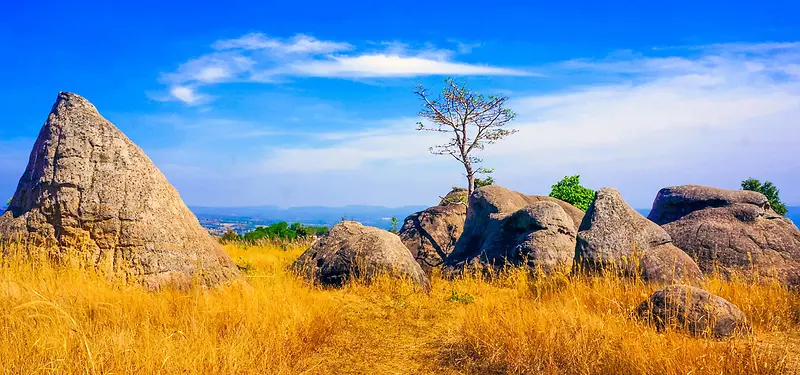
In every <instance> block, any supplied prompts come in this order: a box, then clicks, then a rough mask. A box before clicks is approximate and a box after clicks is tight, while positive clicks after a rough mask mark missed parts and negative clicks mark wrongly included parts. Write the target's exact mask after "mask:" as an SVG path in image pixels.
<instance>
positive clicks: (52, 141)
mask: <svg viewBox="0 0 800 375" xmlns="http://www.w3.org/2000/svg"><path fill="white" fill-rule="evenodd" d="M0 237H3V238H6V239H9V238H11V239H12V240H13V239H27V240H35V241H36V242H37V243H38V244H39V245H40V246H42V247H44V248H49V251H50V252H51V254H49V255H50V256H55V257H57V258H62V259H70V260H75V259H77V260H79V261H81V262H85V263H88V264H90V265H94V266H96V267H98V268H99V269H101V270H102V271H106V272H109V273H110V274H116V275H120V274H121V275H124V276H127V277H129V278H132V279H135V280H137V281H140V282H142V283H143V284H144V285H145V286H146V287H148V288H151V289H156V288H159V287H161V286H164V285H165V284H174V285H176V286H178V287H185V286H187V285H189V284H190V283H191V282H192V277H193V276H194V275H195V274H197V275H198V276H199V281H200V282H201V283H202V284H203V285H206V286H211V285H215V284H217V283H219V282H222V281H225V280H229V279H231V278H235V277H237V276H238V275H239V272H238V270H237V268H236V266H235V265H234V264H233V262H231V260H230V258H229V257H228V256H227V254H225V252H224V251H223V250H222V248H221V247H220V245H219V244H218V243H217V242H216V241H214V240H213V239H212V238H211V236H210V235H209V234H208V232H207V231H206V230H205V229H203V228H202V227H201V226H200V224H199V222H198V221H197V218H196V217H195V216H194V215H193V214H192V213H191V212H190V211H189V209H188V208H187V207H186V205H185V204H184V203H183V201H182V200H181V198H180V196H179V195H178V192H177V191H176V190H175V188H173V187H172V185H170V184H169V182H167V179H166V178H165V177H164V175H163V174H161V172H160V171H159V170H158V168H156V167H155V165H153V163H152V162H151V161H150V159H149V158H148V157H147V155H145V154H144V152H143V151H142V150H141V149H140V148H139V147H138V146H136V145H135V144H134V143H133V142H131V140H130V139H128V138H127V137H126V136H125V135H124V134H123V133H122V132H121V131H120V130H119V129H117V128H116V127H115V126H114V125H113V124H111V123H110V122H109V121H107V120H106V119H105V118H103V117H102V116H101V115H100V114H99V113H98V112H97V109H95V107H94V106H93V105H92V104H91V103H89V101H87V100H86V99H84V98H82V97H80V96H78V95H75V94H72V93H66V92H62V93H59V95H58V99H57V100H56V103H55V105H53V108H52V111H51V112H50V116H49V117H48V119H47V122H46V123H45V124H44V126H43V127H42V130H41V132H40V133H39V138H38V139H37V140H36V143H35V144H34V147H33V151H32V152H31V156H30V161H29V163H28V167H27V169H26V170H25V174H24V175H23V176H22V178H21V179H20V181H19V186H18V187H17V191H16V193H15V194H14V197H13V199H12V201H11V205H10V207H9V211H8V212H6V213H5V214H4V215H3V216H1V217H0Z"/></svg>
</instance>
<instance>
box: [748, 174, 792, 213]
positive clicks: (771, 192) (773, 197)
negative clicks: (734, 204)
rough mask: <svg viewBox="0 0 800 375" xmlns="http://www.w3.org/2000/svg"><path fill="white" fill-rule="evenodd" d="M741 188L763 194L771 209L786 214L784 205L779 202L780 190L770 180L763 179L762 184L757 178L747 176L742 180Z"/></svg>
mask: <svg viewBox="0 0 800 375" xmlns="http://www.w3.org/2000/svg"><path fill="white" fill-rule="evenodd" d="M742 190H750V191H757V192H759V193H761V194H764V196H766V197H767V200H769V205H770V206H771V207H772V209H773V210H774V211H775V212H777V213H778V214H779V215H781V216H786V212H787V209H786V205H785V204H783V202H781V199H780V197H779V196H778V194H779V193H780V192H781V191H780V190H778V187H777V186H775V185H773V184H772V182H769V181H764V183H763V184H762V183H761V181H759V180H756V179H754V178H748V179H746V180H744V181H742Z"/></svg>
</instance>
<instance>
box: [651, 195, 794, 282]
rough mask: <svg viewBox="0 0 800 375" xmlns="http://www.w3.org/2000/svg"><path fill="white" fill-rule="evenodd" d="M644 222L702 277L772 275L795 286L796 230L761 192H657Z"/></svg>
mask: <svg viewBox="0 0 800 375" xmlns="http://www.w3.org/2000/svg"><path fill="white" fill-rule="evenodd" d="M649 218H650V220H652V221H654V222H656V223H658V224H659V225H661V226H662V228H664V229H665V230H666V231H667V233H669V235H670V236H671V237H672V239H673V241H674V242H675V244H676V245H677V246H678V247H680V248H681V249H682V250H683V251H685V252H686V253H687V254H689V255H690V256H692V258H694V259H697V262H698V264H699V266H700V269H701V270H703V272H704V273H706V274H709V273H712V272H714V271H715V269H716V271H718V272H719V273H720V274H721V275H723V276H729V275H730V274H731V273H732V272H737V273H742V274H744V275H749V276H755V275H759V276H760V277H773V276H774V277H777V278H778V279H779V280H781V281H782V282H784V283H786V284H788V285H790V286H793V287H797V286H800V231H798V229H797V227H796V226H795V225H794V224H793V223H792V222H791V220H789V219H786V218H784V217H782V216H780V215H778V214H776V213H775V212H774V211H772V209H771V208H770V207H769V202H768V201H767V198H766V197H765V196H764V195H762V194H760V193H757V192H752V191H742V190H724V189H717V188H712V187H705V186H697V185H685V186H675V187H668V188H664V189H661V191H659V193H658V196H657V197H656V200H655V202H654V203H653V210H652V211H651V213H650V215H649Z"/></svg>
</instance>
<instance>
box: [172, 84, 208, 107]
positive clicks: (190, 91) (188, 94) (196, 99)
mask: <svg viewBox="0 0 800 375" xmlns="http://www.w3.org/2000/svg"><path fill="white" fill-rule="evenodd" d="M169 93H170V95H172V97H174V98H175V99H177V100H180V101H182V102H184V103H185V104H189V105H193V104H198V103H200V102H201V101H203V100H205V99H207V98H208V97H207V96H206V95H202V94H198V93H197V92H196V91H195V89H194V88H192V87H189V86H172V87H170V89H169Z"/></svg>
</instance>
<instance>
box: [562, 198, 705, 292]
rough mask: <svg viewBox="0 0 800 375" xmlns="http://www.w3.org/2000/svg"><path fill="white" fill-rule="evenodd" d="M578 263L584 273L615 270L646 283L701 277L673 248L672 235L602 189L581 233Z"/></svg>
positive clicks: (694, 266) (692, 279) (576, 258)
mask: <svg viewBox="0 0 800 375" xmlns="http://www.w3.org/2000/svg"><path fill="white" fill-rule="evenodd" d="M575 261H576V262H579V265H580V269H582V270H584V271H589V272H592V271H601V270H604V269H611V270H616V271H619V272H620V273H621V274H623V275H626V276H633V275H639V276H641V277H642V279H644V280H646V281H654V282H662V283H670V282H677V281H688V282H694V281H697V280H699V279H702V274H701V273H700V269H699V268H698V267H697V264H695V262H694V261H693V260H692V258H690V257H689V256H688V255H686V253H684V252H683V251H681V249H679V248H677V247H675V246H674V245H673V244H672V239H671V238H670V236H669V234H667V232H666V231H664V229H662V228H661V227H659V226H658V225H657V224H655V223H653V222H651V221H650V220H647V219H646V218H645V217H644V216H642V215H641V214H639V213H638V212H636V210H634V209H633V208H632V207H631V206H629V205H628V204H627V203H626V202H625V200H623V199H622V196H621V195H620V193H619V191H617V190H616V189H611V188H603V189H600V190H598V191H597V193H596V194H595V198H594V201H593V202H592V205H591V206H589V209H588V210H587V211H586V217H584V219H583V223H581V226H580V229H579V231H578V237H577V246H576V248H575Z"/></svg>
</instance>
